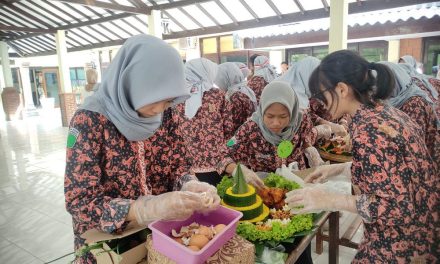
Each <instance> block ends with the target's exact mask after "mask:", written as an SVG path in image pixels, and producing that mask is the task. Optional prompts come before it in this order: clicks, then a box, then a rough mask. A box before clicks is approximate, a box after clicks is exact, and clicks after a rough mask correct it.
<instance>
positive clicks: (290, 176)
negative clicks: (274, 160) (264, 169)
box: [275, 164, 304, 187]
mask: <svg viewBox="0 0 440 264" xmlns="http://www.w3.org/2000/svg"><path fill="white" fill-rule="evenodd" d="M275 173H276V174H278V175H281V176H283V177H284V178H286V179H287V180H289V181H294V182H296V183H298V184H299V185H300V186H301V187H304V180H303V179H301V178H300V177H299V176H298V175H296V174H295V173H293V172H292V170H291V169H290V168H289V167H286V165H284V164H283V165H281V168H278V169H277V170H276V171H275Z"/></svg>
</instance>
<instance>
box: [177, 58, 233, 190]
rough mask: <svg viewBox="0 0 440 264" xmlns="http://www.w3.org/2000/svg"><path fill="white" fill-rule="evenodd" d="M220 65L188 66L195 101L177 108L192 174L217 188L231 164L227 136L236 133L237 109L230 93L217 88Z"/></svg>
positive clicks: (198, 62)
mask: <svg viewBox="0 0 440 264" xmlns="http://www.w3.org/2000/svg"><path fill="white" fill-rule="evenodd" d="M217 72H218V65H217V64H215V63H214V62H212V61H210V60H208V59H205V58H201V59H194V60H190V61H188V62H186V64H185V76H186V85H187V87H188V89H189V90H191V98H190V99H188V100H187V101H186V102H185V104H180V105H178V106H177V108H176V111H177V112H178V115H179V116H180V125H179V127H180V129H181V130H182V133H183V136H184V139H185V142H186V146H187V149H188V154H189V156H190V158H191V163H192V168H191V169H192V171H193V172H195V173H196V176H197V177H198V178H199V179H200V180H201V181H206V182H209V183H211V184H213V185H216V184H217V183H218V182H219V181H220V180H221V177H220V175H221V174H222V173H223V172H224V170H225V166H226V164H227V163H226V164H225V163H224V162H228V161H227V160H224V157H225V155H226V154H227V147H226V141H227V140H228V138H227V137H226V136H225V135H226V134H230V133H231V131H233V130H234V129H233V127H234V122H233V119H232V114H233V105H232V104H231V103H230V102H228V101H227V100H226V91H224V90H222V89H219V88H216V87H214V80H215V78H216V76H217Z"/></svg>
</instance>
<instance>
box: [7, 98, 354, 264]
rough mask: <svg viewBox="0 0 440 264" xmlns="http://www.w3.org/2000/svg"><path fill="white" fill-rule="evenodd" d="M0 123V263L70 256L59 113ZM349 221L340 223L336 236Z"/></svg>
mask: <svg viewBox="0 0 440 264" xmlns="http://www.w3.org/2000/svg"><path fill="white" fill-rule="evenodd" d="M0 106H1V105H0ZM0 118H1V120H2V121H0V135H1V137H0V263H2V264H3V263H4V264H9V263H11V264H37V263H46V262H51V261H53V260H55V259H57V258H59V257H62V256H64V255H66V254H69V253H72V252H73V234H72V228H71V220H70V216H69V214H68V213H67V212H66V211H65V208H64V195H63V174H64V165H65V142H66V134H67V128H63V127H61V118H60V116H59V113H58V112H57V113H47V112H46V113H45V112H40V115H39V116H35V117H29V118H25V119H24V120H23V121H12V122H5V121H3V120H4V117H3V116H1V115H0ZM350 217H352V216H351V215H349V214H344V216H343V218H341V220H342V223H343V224H342V226H341V233H343V232H344V231H345V230H344V227H345V228H346V226H347V225H348V224H347V222H348V221H349V220H350V219H349V218H350ZM347 219H348V220H347ZM313 248H314V243H313ZM327 251H328V246H327V245H326V243H325V244H324V253H323V254H322V255H317V254H314V253H313V259H314V262H315V263H323V264H324V263H328V252H327ZM354 254H355V251H354V250H351V249H347V248H342V247H341V250H340V263H342V264H344V263H350V261H351V260H352V259H353V256H354ZM72 259H73V257H72V255H70V256H67V257H64V258H61V259H59V260H57V261H54V262H51V263H57V264H58V263H69V262H70V261H71V260H72Z"/></svg>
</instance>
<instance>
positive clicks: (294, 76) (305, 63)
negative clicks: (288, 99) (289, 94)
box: [276, 56, 321, 109]
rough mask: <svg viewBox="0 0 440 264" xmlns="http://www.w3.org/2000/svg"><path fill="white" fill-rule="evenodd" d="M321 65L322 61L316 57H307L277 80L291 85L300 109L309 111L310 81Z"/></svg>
mask: <svg viewBox="0 0 440 264" xmlns="http://www.w3.org/2000/svg"><path fill="white" fill-rule="evenodd" d="M320 63H321V61H320V60H319V59H317V58H315V57H311V56H310V57H306V58H304V59H302V60H301V61H299V62H297V63H296V64H295V66H294V67H290V69H289V70H288V71H287V72H286V73H284V74H283V75H281V76H280V77H278V78H277V79H276V80H277V81H285V82H287V83H289V84H290V86H291V87H292V88H293V90H294V91H295V93H296V95H297V96H298V101H299V108H300V109H307V108H308V107H309V98H310V97H311V96H312V94H311V92H310V89H309V79H310V75H312V72H313V71H314V70H315V69H316V67H318V66H319V64H320Z"/></svg>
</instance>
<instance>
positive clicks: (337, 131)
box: [329, 123, 347, 137]
mask: <svg viewBox="0 0 440 264" xmlns="http://www.w3.org/2000/svg"><path fill="white" fill-rule="evenodd" d="M329 125H330V128H331V132H332V133H333V134H334V135H336V136H340V137H344V136H346V135H347V130H345V127H344V126H341V125H339V124H335V123H330V124H329Z"/></svg>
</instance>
